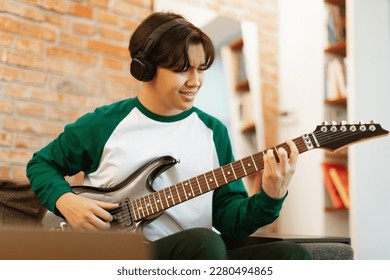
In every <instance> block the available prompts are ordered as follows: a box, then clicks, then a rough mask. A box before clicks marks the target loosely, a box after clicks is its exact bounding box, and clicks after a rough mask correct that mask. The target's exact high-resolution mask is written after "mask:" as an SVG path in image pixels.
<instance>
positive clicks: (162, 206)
mask: <svg viewBox="0 0 390 280" xmlns="http://www.w3.org/2000/svg"><path fill="white" fill-rule="evenodd" d="M157 194H158V197H159V199H158V201H157V202H160V204H161V210H164V209H165V208H164V204H163V201H162V199H161V195H160V192H157Z"/></svg>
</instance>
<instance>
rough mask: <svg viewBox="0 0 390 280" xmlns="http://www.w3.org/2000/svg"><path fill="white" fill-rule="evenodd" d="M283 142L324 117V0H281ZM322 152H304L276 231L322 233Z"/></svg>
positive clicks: (313, 127)
mask: <svg viewBox="0 0 390 280" xmlns="http://www.w3.org/2000/svg"><path fill="white" fill-rule="evenodd" d="M279 9H280V10H279V28H280V33H279V42H280V43H279V47H280V70H279V71H280V72H279V74H280V76H279V78H280V84H279V86H280V98H281V99H280V101H281V111H287V112H288V113H289V114H288V115H287V116H286V117H283V118H281V124H280V132H279V133H280V142H284V141H285V140H286V139H288V138H295V137H298V136H300V135H302V134H304V133H309V132H312V131H313V130H315V128H316V125H317V124H319V123H321V121H322V120H323V87H322V85H323V82H322V81H323V77H322V75H323V74H322V73H323V52H322V50H323V46H324V38H325V37H324V25H323V22H322V16H323V2H322V0H316V1H313V0H296V1H290V0H279ZM322 157H323V152H322V151H321V150H313V151H309V152H307V153H305V154H301V155H300V157H299V160H298V166H297V170H296V173H295V175H294V177H293V180H292V182H291V184H290V188H289V194H288V198H287V200H286V202H285V205H284V207H283V210H282V212H281V217H280V218H279V221H278V230H279V231H280V232H281V233H286V234H302V235H323V234H324V228H323V220H324V187H323V183H322V173H321V169H320V162H321V160H322Z"/></svg>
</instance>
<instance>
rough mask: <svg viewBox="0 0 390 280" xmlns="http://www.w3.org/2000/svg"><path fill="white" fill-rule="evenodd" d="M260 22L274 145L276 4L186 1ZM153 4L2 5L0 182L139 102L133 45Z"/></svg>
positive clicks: (52, 1) (30, 1) (37, 1)
mask: <svg viewBox="0 0 390 280" xmlns="http://www.w3.org/2000/svg"><path fill="white" fill-rule="evenodd" d="M183 2H187V3H192V4H194V5H201V6H203V7H207V8H209V9H213V10H215V11H218V12H219V13H221V14H222V15H225V16H228V17H231V18H234V19H238V20H240V19H248V20H251V21H253V22H256V23H258V25H259V27H260V28H259V30H260V34H259V36H260V45H261V49H260V50H259V51H260V57H261V75H262V82H263V84H262V91H263V94H264V100H263V102H264V107H265V108H264V109H265V120H266V123H265V129H266V134H267V136H266V145H267V146H271V145H273V144H275V141H276V139H277V133H276V132H277V130H276V128H277V125H276V121H277V115H276V114H277V112H278V110H277V104H278V74H277V68H278V67H277V64H278V62H277V56H278V53H277V49H278V48H277V46H278V42H277V0H257V1H253V0H241V1H240V0H208V1H204V0H183ZM151 10H152V0H2V1H0V178H2V179H13V180H18V181H25V180H26V177H25V165H26V163H27V162H28V160H29V159H30V158H31V156H32V154H33V152H35V151H36V150H38V149H39V148H41V147H43V146H44V145H46V144H47V143H48V142H49V141H51V140H52V139H53V138H54V137H55V136H57V135H58V134H59V133H60V132H61V131H62V129H63V127H64V125H66V124H67V123H70V122H73V121H74V120H76V118H77V117H79V116H81V115H83V114H84V113H86V112H88V111H91V110H93V109H94V108H95V107H97V106H100V105H103V104H107V103H111V102H113V101H116V100H120V99H124V98H128V97H130V96H134V95H136V94H137V92H138V91H139V90H140V84H139V83H138V82H136V81H135V80H134V79H133V78H132V77H131V76H130V74H129V71H128V69H129V55H128V52H127V45H128V40H129V37H130V35H131V32H132V31H133V30H134V29H135V28H136V26H137V25H138V24H139V22H140V21H141V20H142V19H143V18H144V17H145V16H147V15H148V14H149V13H150V12H151Z"/></svg>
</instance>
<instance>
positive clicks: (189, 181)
mask: <svg viewBox="0 0 390 280" xmlns="http://www.w3.org/2000/svg"><path fill="white" fill-rule="evenodd" d="M188 183H190V188H191V192H192V195H193V197H195V193H194V188H193V187H192V184H191V179H189V180H188Z"/></svg>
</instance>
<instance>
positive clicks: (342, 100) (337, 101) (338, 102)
mask: <svg viewBox="0 0 390 280" xmlns="http://www.w3.org/2000/svg"><path fill="white" fill-rule="evenodd" d="M325 104H328V105H347V97H339V98H337V99H325Z"/></svg>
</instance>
